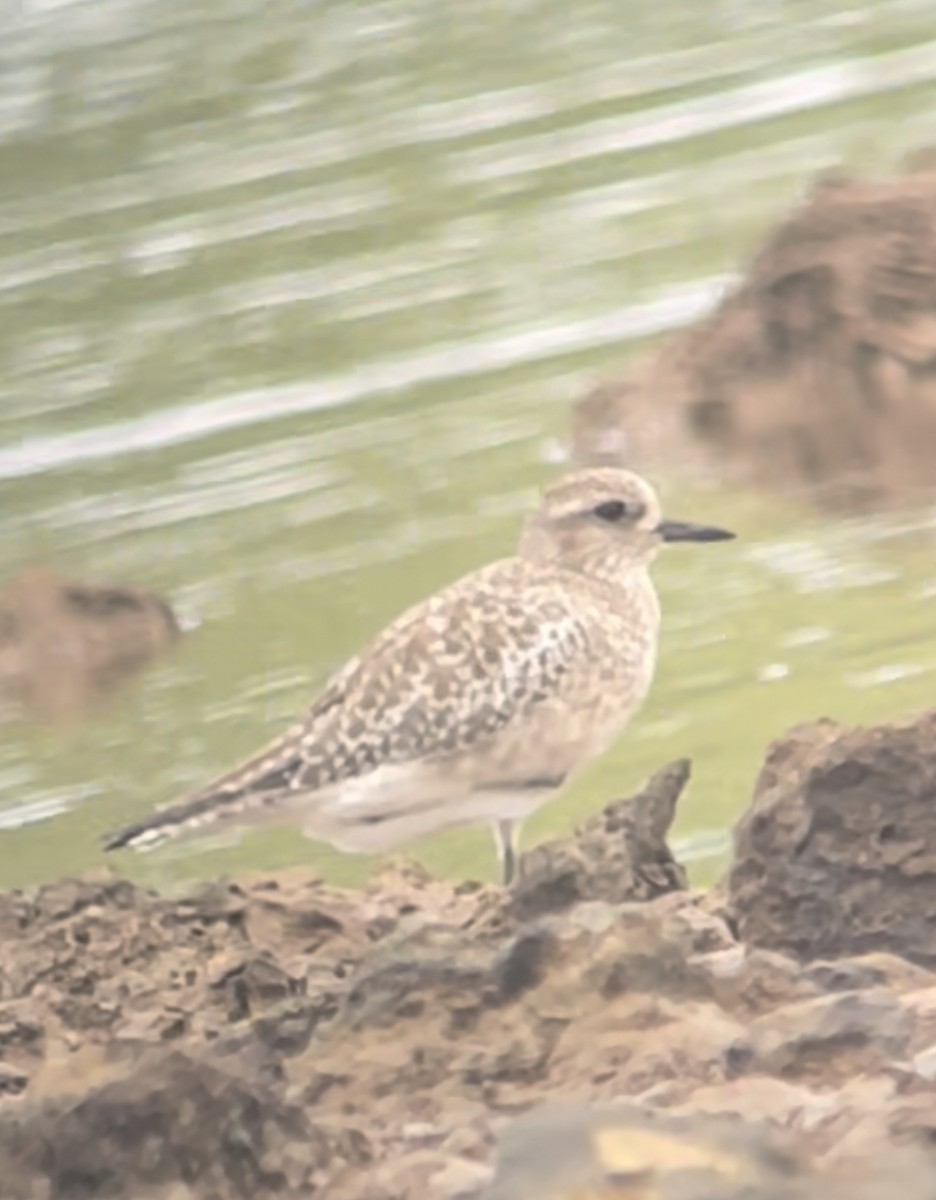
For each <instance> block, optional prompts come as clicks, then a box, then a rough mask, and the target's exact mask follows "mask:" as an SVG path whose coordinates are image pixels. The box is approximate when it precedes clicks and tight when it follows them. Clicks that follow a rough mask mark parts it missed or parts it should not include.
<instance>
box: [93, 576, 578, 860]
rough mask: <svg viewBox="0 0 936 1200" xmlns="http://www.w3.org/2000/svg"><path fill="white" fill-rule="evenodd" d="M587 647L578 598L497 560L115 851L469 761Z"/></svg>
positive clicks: (397, 628) (128, 834)
mask: <svg viewBox="0 0 936 1200" xmlns="http://www.w3.org/2000/svg"><path fill="white" fill-rule="evenodd" d="M587 648H588V637H587V633H586V630H585V627H584V622H583V621H582V620H581V619H580V616H579V615H578V614H577V613H576V611H575V607H574V603H573V601H572V600H571V599H570V598H569V596H568V594H567V593H565V592H563V591H561V590H558V589H556V588H555V586H554V585H553V586H550V582H549V581H548V580H547V579H546V578H544V576H543V575H542V573H541V572H539V571H538V570H537V569H536V568H534V567H531V566H530V565H529V564H527V563H525V562H523V561H522V560H519V559H508V560H505V561H504V562H501V563H495V564H493V565H492V566H490V567H487V568H484V569H483V570H481V571H478V572H476V573H475V574H473V575H469V576H467V577H466V578H464V579H462V580H460V581H459V582H458V583H456V584H453V585H452V586H451V587H449V588H448V589H446V590H444V591H442V592H440V593H438V594H437V595H436V596H434V597H431V598H430V599H429V600H427V601H424V602H423V603H422V604H420V605H418V606H416V607H415V608H413V609H410V610H409V611H408V612H406V613H404V614H403V615H402V616H401V617H399V618H398V619H397V620H396V621H394V622H393V623H392V624H391V625H389V626H388V627H387V629H385V630H384V631H383V633H382V634H380V635H379V636H378V637H377V638H376V639H375V641H374V642H373V643H372V644H371V645H370V646H369V647H368V648H367V650H365V651H364V653H363V654H361V655H360V656H359V657H357V658H355V659H352V660H351V661H350V662H349V663H348V664H347V665H346V666H345V667H344V668H343V669H342V670H341V671H339V672H338V674H337V675H335V676H334V677H333V678H332V679H331V681H330V682H329V683H328V684H327V685H326V687H325V689H324V690H323V691H322V692H321V694H320V695H319V696H318V698H317V699H316V700H315V701H314V703H313V704H312V706H311V707H310V708H309V709H308V710H307V712H306V713H305V715H304V716H303V717H302V719H301V720H300V721H298V722H297V723H296V724H295V725H294V726H293V727H292V728H291V729H289V730H287V732H286V733H285V734H284V735H283V736H282V737H280V738H278V739H277V740H276V741H275V742H273V743H272V744H270V745H269V746H268V747H267V748H266V749H265V750H263V751H261V752H260V753H259V754H257V755H255V756H254V757H253V758H251V759H250V760H249V761H248V762H246V763H244V764H243V765H242V766H240V767H238V768H237V769H235V770H234V771H232V772H231V773H230V774H228V775H225V776H223V777H221V778H220V779H218V780H216V781H215V782H214V783H212V784H210V785H209V786H208V787H206V788H204V789H202V790H201V791H199V792H197V793H196V794H194V795H192V796H190V797H189V798H187V799H186V800H183V801H181V802H179V803H177V804H174V805H171V806H170V807H168V808H165V809H162V810H161V811H159V812H157V813H155V814H154V815H153V816H152V817H150V818H149V819H147V820H144V821H142V822H140V823H139V824H138V825H134V826H131V827H129V828H128V829H125V830H123V831H121V832H120V833H118V834H116V835H115V836H114V837H113V838H112V839H111V840H110V841H109V842H108V843H107V848H110V849H116V848H117V847H119V846H128V845H143V844H146V843H151V842H156V841H161V840H163V839H164V838H165V837H167V836H172V835H173V834H175V833H181V832H184V831H185V830H187V829H196V828H198V827H201V826H203V825H206V824H208V823H211V822H213V821H215V820H219V819H222V818H225V817H236V816H238V815H240V814H242V813H244V812H246V811H248V810H250V809H257V808H262V807H264V806H266V805H272V804H275V803H277V802H278V801H280V800H281V799H284V798H289V797H290V796H296V795H299V794H303V795H306V794H308V793H311V792H315V791H318V790H319V789H321V788H324V787H327V786H329V785H331V784H336V783H340V782H342V781H344V780H347V779H353V778H360V777H362V776H365V775H367V774H369V773H370V772H372V771H375V770H377V769H378V768H380V767H385V766H390V765H397V764H403V763H408V762H414V761H421V762H426V761H432V760H437V759H443V758H445V757H447V756H450V755H455V754H458V753H459V752H460V751H464V750H467V749H469V748H470V747H472V746H474V745H477V744H480V743H483V742H484V741H485V740H486V739H489V738H491V737H493V736H494V735H496V734H497V733H498V732H499V731H501V730H503V729H504V728H505V727H506V726H508V725H509V724H510V723H511V722H514V721H516V720H517V719H518V718H519V719H522V717H523V716H524V715H525V714H526V713H528V712H529V710H530V709H531V708H532V707H535V706H536V705H537V704H539V703H541V702H542V701H543V700H544V699H546V698H547V697H548V696H550V695H551V694H552V693H553V691H554V689H555V687H556V685H557V684H558V683H559V681H560V680H561V679H562V677H563V676H564V675H566V674H567V673H568V672H569V671H570V670H572V669H573V668H574V666H575V664H576V662H577V661H578V660H579V659H580V656H581V655H582V654H583V653H585V652H586V651H587Z"/></svg>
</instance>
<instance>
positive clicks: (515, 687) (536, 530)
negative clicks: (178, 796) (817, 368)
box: [105, 467, 734, 884]
mask: <svg viewBox="0 0 936 1200" xmlns="http://www.w3.org/2000/svg"><path fill="white" fill-rule="evenodd" d="M733 536H734V535H733V534H731V533H727V532H726V531H725V530H722V529H715V528H712V527H711V526H706V525H692V524H688V523H686V522H682V521H668V520H663V518H662V516H661V513H660V506H659V503H658V501H657V497H656V495H655V493H654V491H653V489H652V488H651V486H650V485H649V484H648V483H647V482H646V481H645V480H643V479H641V478H640V477H639V476H637V475H634V474H632V473H631V472H629V471H624V470H621V469H617V468H610V467H605V468H594V469H590V470H583V471H577V472H575V473H573V474H571V475H568V476H566V477H565V478H563V479H561V480H559V481H558V482H556V483H555V484H553V485H552V486H550V487H548V488H547V489H546V490H545V492H544V493H543V496H542V499H541V503H540V505H539V508H538V509H537V510H536V512H534V513H533V514H532V515H531V516H530V517H529V518H528V520H527V522H526V524H525V526H524V529H523V532H522V535H521V538H520V544H519V547H518V551H517V554H516V556H515V557H513V558H506V559H502V560H499V561H497V562H493V563H491V564H490V565H488V566H486V567H482V568H481V569H480V570H478V571H475V572H473V573H472V574H469V575H466V576H465V577H464V578H462V579H460V580H458V581H457V582H455V583H453V584H451V585H450V586H448V587H446V588H444V589H443V590H441V591H440V592H438V593H436V594H435V595H433V596H430V597H429V598H428V599H427V600H424V601H423V602H422V603H421V604H418V605H416V606H415V607H413V608H411V609H409V610H408V611H407V612H405V613H403V614H402V616H400V617H398V618H397V619H396V620H395V621H394V622H392V623H391V624H390V625H389V626H388V627H387V628H386V629H385V630H384V631H383V632H382V633H381V634H379V635H378V636H377V638H376V639H375V640H374V641H373V642H372V643H371V644H370V646H369V647H368V648H367V649H365V650H364V651H363V653H362V654H360V655H359V656H358V657H357V658H353V659H352V660H351V661H350V662H348V663H347V665H346V666H344V667H343V668H342V669H341V670H339V671H338V672H337V674H335V675H334V676H333V677H332V679H331V680H330V681H329V682H328V683H327V684H326V686H325V688H324V690H323V691H322V692H321V693H320V694H319V696H318V698H317V699H316V700H314V701H313V703H312V705H311V707H310V708H309V709H308V710H307V711H306V712H305V714H304V715H303V716H302V718H301V719H300V720H299V721H298V722H297V723H296V724H295V725H294V726H293V727H292V728H290V729H288V730H287V731H286V733H285V734H283V735H282V736H281V737H280V738H278V739H277V740H276V741H274V742H273V743H272V744H270V745H268V746H267V747H266V748H265V749H264V750H261V751H260V752H259V753H258V754H256V755H255V756H253V757H252V758H250V759H249V760H248V761H247V762H245V763H243V764H242V765H241V766H239V767H237V768H236V769H235V770H233V771H232V772H230V773H229V774H226V775H223V776H222V777H221V778H219V779H217V780H216V781H214V782H213V783H210V784H209V785H208V786H207V787H205V788H203V789H201V790H200V791H198V792H196V793H195V794H194V795H191V796H189V797H187V798H185V799H183V800H181V801H179V802H178V803H175V804H173V805H171V806H169V807H168V808H165V809H163V810H161V811H157V812H156V813H154V814H153V815H152V816H150V817H148V818H145V819H144V820H142V821H140V822H139V823H138V824H135V825H130V826H129V827H127V828H126V829H123V830H121V831H120V832H118V833H116V834H114V835H113V836H112V837H111V838H110V839H109V840H108V841H107V842H106V843H105V849H108V850H116V849H119V848H121V847H135V848H139V849H142V848H145V847H148V846H151V845H154V844H156V843H158V842H160V841H163V840H165V839H166V838H169V837H173V836H177V835H183V834H192V833H195V832H197V831H199V830H201V829H203V828H204V827H205V826H207V825H210V824H215V823H220V822H224V823H226V824H233V825H242V826H243V825H251V824H255V823H269V822H273V821H283V822H286V823H289V824H296V825H298V826H299V827H300V828H301V829H302V831H303V832H304V833H305V834H306V836H308V837H311V838H314V839H316V840H321V841H325V842H329V843H330V844H331V845H333V846H334V847H336V848H337V849H339V850H342V851H346V852H350V853H380V852H383V851H386V850H389V849H392V848H394V847H396V846H399V845H402V844H404V843H406V842H409V841H413V840H416V839H417V838H420V837H423V836H425V835H427V834H430V833H433V832H436V831H437V830H441V829H445V828H449V827H452V826H457V825H466V824H475V823H486V824H488V825H489V826H490V827H491V828H492V830H493V832H494V836H495V840H496V844H497V850H498V855H499V858H500V861H501V869H502V875H503V880H504V883H505V884H509V883H510V882H511V881H512V880H513V878H514V876H515V872H516V865H517V849H516V847H517V834H518V831H519V826H520V823H521V822H522V821H523V819H524V818H525V817H527V816H529V815H530V814H531V813H532V812H533V811H534V810H535V809H537V808H539V807H540V805H542V804H544V803H545V802H546V801H547V800H549V799H550V798H552V797H553V796H554V795H555V794H556V793H557V792H558V791H559V790H560V788H562V787H563V786H564V785H565V784H566V783H567V782H568V781H569V779H570V778H571V777H572V776H573V775H574V774H575V773H577V772H578V771H579V770H580V769H581V768H583V767H584V766H586V765H587V764H588V763H590V762H591V761H592V760H594V759H595V758H596V757H598V756H599V755H601V754H603V753H604V752H605V751H606V750H607V749H608V748H609V746H610V745H611V743H612V742H613V741H614V740H615V738H616V737H617V736H618V734H619V733H620V732H621V731H622V730H623V728H624V726H625V725H626V724H627V723H628V721H629V720H630V718H631V717H632V715H633V714H634V712H635V710H636V709H637V708H638V707H639V706H640V704H641V702H642V701H643V699H644V697H645V695H646V693H647V690H648V689H649V686H650V682H651V680H652V677H653V673H654V667H655V662H656V647H657V631H658V627H659V621H660V608H659V604H658V601H657V596H656V592H655V590H654V587H653V583H652V582H651V579H650V575H649V572H648V567H649V566H650V564H651V562H652V561H653V559H654V558H655V557H656V555H657V552H658V551H659V549H660V548H661V546H662V545H663V544H664V543H667V542H714V541H722V540H725V539H727V538H731V537H733Z"/></svg>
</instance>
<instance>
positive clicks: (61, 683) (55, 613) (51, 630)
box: [0, 567, 182, 720]
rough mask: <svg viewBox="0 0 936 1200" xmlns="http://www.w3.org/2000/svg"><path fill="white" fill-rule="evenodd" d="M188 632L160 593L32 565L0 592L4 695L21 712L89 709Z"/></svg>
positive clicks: (55, 714) (69, 714) (74, 713)
mask: <svg viewBox="0 0 936 1200" xmlns="http://www.w3.org/2000/svg"><path fill="white" fill-rule="evenodd" d="M181 636H182V630H181V627H180V625H179V623H178V621H177V619H176V616H175V614H174V613H173V611H172V609H171V608H170V606H169V605H168V604H167V603H166V601H164V600H162V599H161V598H160V597H158V596H154V595H151V594H150V593H148V592H144V591H141V590H139V589H138V588H128V587H122V586H114V585H111V584H97V583H79V582H75V581H72V580H62V579H59V578H58V577H57V576H56V575H55V574H54V573H53V572H51V571H48V570H46V569H44V568H38V567H34V568H30V569H29V570H26V571H23V572H22V573H21V574H20V575H19V576H17V577H16V578H15V579H13V580H11V581H10V583H9V584H8V585H7V587H6V588H5V589H4V591H3V592H2V593H0V697H2V698H3V699H4V700H5V701H6V702H7V703H8V704H9V705H11V706H12V707H13V709H14V711H15V712H16V713H17V714H18V715H28V716H31V717H38V718H41V719H44V720H62V719H73V718H76V717H80V716H83V715H85V713H86V712H87V711H88V710H91V709H93V708H95V707H96V706H97V705H98V704H100V702H101V701H102V700H104V699H106V698H107V697H108V696H110V695H111V693H113V692H114V691H115V690H116V689H117V688H118V687H120V686H121V685H123V684H124V683H125V682H126V681H128V680H130V679H132V678H134V677H135V676H137V675H139V673H140V672H141V671H142V670H143V669H144V668H145V667H146V666H147V665H148V664H150V663H151V662H153V661H154V660H155V659H157V658H159V657H160V656H161V655H163V654H165V653H166V652H167V651H168V650H170V649H171V648H172V647H173V646H174V645H175V644H176V642H177V641H178V640H179V638H180V637H181Z"/></svg>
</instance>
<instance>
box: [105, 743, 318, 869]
mask: <svg viewBox="0 0 936 1200" xmlns="http://www.w3.org/2000/svg"><path fill="white" fill-rule="evenodd" d="M300 766H301V759H300V756H299V754H298V753H297V749H296V746H295V744H294V743H292V742H291V739H290V740H285V739H278V740H277V741H276V742H274V743H273V744H272V745H270V746H269V747H267V749H266V750H264V751H261V752H260V753H259V754H257V755H256V756H255V757H253V758H251V759H250V760H249V761H247V762H246V763H243V764H242V765H241V766H239V767H237V768H236V769H235V770H233V771H231V772H230V773H229V774H227V775H223V776H222V777H221V778H220V779H217V780H215V781H214V782H213V783H211V784H209V786H208V787H206V788H203V789H201V790H200V791H198V792H194V793H193V794H191V795H189V796H186V797H185V798H184V799H182V800H179V801H177V802H176V803H175V804H170V805H169V806H168V807H166V808H162V809H159V810H158V811H157V812H155V813H153V814H152V816H149V817H144V819H143V820H142V821H137V822H136V823H135V824H133V825H127V826H125V827H124V828H123V829H119V830H118V831H117V832H116V833H113V834H111V835H110V836H108V837H107V838H106V839H105V841H104V846H103V848H104V850H124V849H133V850H149V849H152V848H153V847H154V846H157V845H159V844H160V843H162V842H166V841H169V840H170V839H172V838H177V837H182V836H184V835H187V834H192V833H196V832H198V831H199V830H201V829H203V828H204V827H205V826H208V825H214V824H216V823H219V822H221V821H230V820H234V821H236V820H237V819H238V818H244V817H245V816H247V815H248V814H251V813H254V812H257V811H258V810H261V809H264V808H266V807H268V806H269V805H270V804H271V803H272V802H273V801H274V800H276V799H278V798H280V797H282V796H283V795H284V794H289V792H290V785H291V782H293V780H294V776H295V773H296V771H297V769H298V768H299V767H300Z"/></svg>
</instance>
